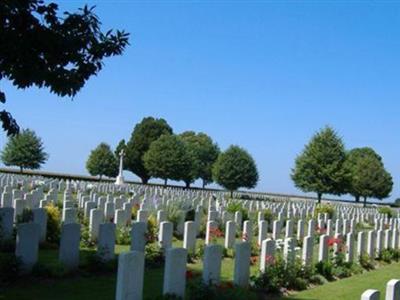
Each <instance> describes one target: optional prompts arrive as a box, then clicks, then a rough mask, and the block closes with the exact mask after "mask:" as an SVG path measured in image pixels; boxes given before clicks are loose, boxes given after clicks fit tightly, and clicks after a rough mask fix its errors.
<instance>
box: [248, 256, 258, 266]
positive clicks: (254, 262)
mask: <svg viewBox="0 0 400 300" xmlns="http://www.w3.org/2000/svg"><path fill="white" fill-rule="evenodd" d="M257 260H258V257H257V256H252V257H250V264H251V265H252V266H253V265H255V264H256V263H257Z"/></svg>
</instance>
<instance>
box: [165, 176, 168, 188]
mask: <svg viewBox="0 0 400 300" xmlns="http://www.w3.org/2000/svg"><path fill="white" fill-rule="evenodd" d="M167 183H168V179H167V178H165V179H164V185H165V186H167Z"/></svg>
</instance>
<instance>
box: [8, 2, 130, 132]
mask: <svg viewBox="0 0 400 300" xmlns="http://www.w3.org/2000/svg"><path fill="white" fill-rule="evenodd" d="M0 45H1V47H0V79H8V80H10V81H11V82H12V83H13V85H14V86H16V87H17V88H22V89H24V88H27V87H31V86H33V85H34V86H37V87H39V88H42V87H47V88H49V89H50V91H51V92H52V93H54V94H56V95H59V96H74V95H76V93H77V92H78V91H79V90H80V89H81V88H82V87H83V86H84V84H85V82H86V81H87V80H88V79H89V78H90V77H91V76H92V75H96V74H97V73H98V72H99V71H100V70H101V69H102V66H103V64H102V62H103V59H104V58H106V57H109V56H113V55H120V54H122V52H123V50H124V49H125V47H126V46H127V45H128V34H127V33H125V32H124V31H117V32H115V33H113V32H112V31H108V32H107V33H102V32H101V31H100V20H99V19H98V17H97V16H96V15H95V14H94V11H93V8H88V7H87V6H85V7H84V8H82V9H80V10H79V11H78V12H74V13H70V12H65V13H64V14H63V16H62V17H61V16H59V15H58V6H57V4H55V3H49V4H44V1H42V0H25V1H20V0H2V1H0ZM5 101H6V96H5V94H4V92H1V91H0V102H1V103H5ZM0 121H1V122H2V123H3V129H4V130H5V131H7V134H8V135H13V134H16V133H18V132H19V126H18V124H17V122H16V121H15V120H14V119H13V117H12V116H11V114H10V113H9V112H7V111H5V110H3V111H1V112H0Z"/></svg>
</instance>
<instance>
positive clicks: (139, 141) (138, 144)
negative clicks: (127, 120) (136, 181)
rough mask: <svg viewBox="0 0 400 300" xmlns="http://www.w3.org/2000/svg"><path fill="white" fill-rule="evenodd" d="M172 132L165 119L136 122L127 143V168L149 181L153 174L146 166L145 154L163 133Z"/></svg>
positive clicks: (143, 179)
mask: <svg viewBox="0 0 400 300" xmlns="http://www.w3.org/2000/svg"><path fill="white" fill-rule="evenodd" d="M168 134H172V128H171V127H170V126H169V125H168V123H167V122H166V121H165V120H164V119H155V118H152V117H147V118H144V119H143V120H142V121H141V122H140V123H138V124H136V126H135V128H134V129H133V132H132V135H131V138H130V140H129V141H128V143H127V145H126V157H125V159H126V160H125V162H126V169H127V170H129V171H131V172H133V173H134V174H136V175H137V176H138V177H139V178H140V179H141V180H142V182H143V183H147V182H148V180H149V179H150V177H151V175H150V174H149V172H148V170H147V169H146V168H145V166H144V161H143V156H144V154H145V153H146V152H147V150H149V148H150V145H151V143H153V142H154V141H156V140H157V139H158V138H159V137H160V136H162V135H168Z"/></svg>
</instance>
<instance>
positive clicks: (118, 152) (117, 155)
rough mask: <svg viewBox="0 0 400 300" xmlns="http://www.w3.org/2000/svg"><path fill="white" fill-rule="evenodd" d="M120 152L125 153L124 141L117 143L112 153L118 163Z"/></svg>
mask: <svg viewBox="0 0 400 300" xmlns="http://www.w3.org/2000/svg"><path fill="white" fill-rule="evenodd" d="M122 150H124V151H126V143H125V140H124V139H122V140H120V141H119V143H118V145H117V147H116V148H115V151H114V154H115V157H116V158H117V160H118V161H119V158H120V154H121V151H122ZM124 161H125V159H124Z"/></svg>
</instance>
